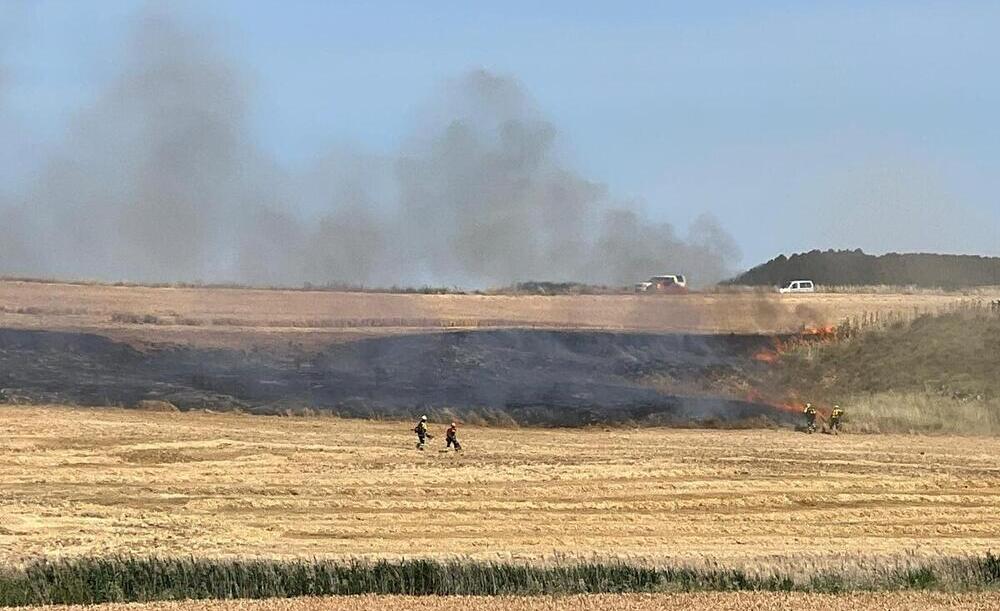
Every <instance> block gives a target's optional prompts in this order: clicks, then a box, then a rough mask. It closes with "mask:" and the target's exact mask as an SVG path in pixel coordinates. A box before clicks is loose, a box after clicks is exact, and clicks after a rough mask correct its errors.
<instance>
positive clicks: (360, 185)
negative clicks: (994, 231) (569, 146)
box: [0, 14, 739, 286]
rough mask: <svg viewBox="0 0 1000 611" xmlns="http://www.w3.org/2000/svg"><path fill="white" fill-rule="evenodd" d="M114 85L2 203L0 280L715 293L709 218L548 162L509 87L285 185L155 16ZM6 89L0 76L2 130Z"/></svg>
mask: <svg viewBox="0 0 1000 611" xmlns="http://www.w3.org/2000/svg"><path fill="white" fill-rule="evenodd" d="M127 57H128V59H127V61H126V62H125V64H124V66H123V68H122V72H121V74H120V75H119V76H118V77H117V78H116V79H115V81H114V82H113V83H112V85H111V86H110V87H109V88H108V89H107V90H106V91H104V92H103V93H102V94H101V95H100V96H99V98H98V100H97V101H96V103H95V104H93V105H92V106H91V107H89V108H86V109H82V110H81V111H80V112H79V113H78V115H77V116H76V118H75V120H74V121H73V124H72V126H71V127H70V129H69V130H68V133H67V134H66V135H65V139H64V142H63V144H62V145H61V146H60V147H59V148H58V151H57V153H56V154H54V155H51V156H50V157H49V158H48V159H47V160H46V161H45V163H44V166H43V167H42V168H40V169H39V170H38V172H37V173H36V174H37V179H35V180H32V181H31V183H30V184H29V185H28V186H27V187H26V188H18V189H17V190H16V191H17V192H14V193H5V189H4V188H0V222H2V223H3V225H4V227H5V228H6V231H5V238H4V240H3V241H2V242H0V274H5V275H31V276H46V277H58V278H93V279H101V280H112V281H113V280H129V281H157V282H160V281H205V282H224V281H239V282H248V283H259V284H272V285H297V284H301V283H304V282H313V283H345V284H354V285H357V284H365V285H391V284H396V285H416V284H447V285H460V286H496V285H501V284H507V283H511V282H516V281H523V280H530V279H543V280H555V281H569V280H573V281H583V282H591V283H601V284H628V283H630V282H633V281H636V280H639V279H642V278H645V277H648V276H649V275H651V274H654V273H662V272H673V271H676V272H683V273H686V274H688V275H689V276H691V277H692V279H693V280H694V281H695V283H697V284H705V283H709V282H713V281H716V280H719V279H721V278H723V277H724V276H726V275H727V274H728V273H730V272H731V271H732V269H731V268H732V266H733V265H734V264H735V263H736V262H737V261H738V259H739V251H738V249H737V247H736V245H735V243H734V241H733V239H732V238H731V237H730V236H729V235H728V234H726V232H725V231H724V230H723V229H722V228H721V227H720V226H719V224H718V223H717V222H716V221H715V220H714V219H713V218H712V217H710V216H702V217H699V218H698V220H697V221H696V222H695V223H694V224H693V225H692V226H691V227H690V229H689V231H688V232H687V235H682V234H680V233H679V232H678V231H677V230H676V229H674V228H673V227H672V226H671V225H669V224H666V223H657V222H652V221H650V219H648V218H646V217H645V216H644V215H643V213H642V212H641V207H640V206H638V205H636V204H634V203H632V202H627V201H622V200H619V199H616V198H615V197H614V195H613V194H612V193H611V191H610V190H609V188H608V187H607V186H605V185H603V184H600V183H598V182H595V181H592V180H589V179H587V178H586V177H584V176H581V175H580V174H579V173H577V172H575V171H574V170H573V169H572V168H570V167H568V166H567V164H566V163H565V162H564V161H563V160H562V158H561V156H560V152H559V147H560V142H561V138H560V135H559V133H558V131H557V130H556V128H555V126H554V125H553V124H552V123H551V122H550V121H548V120H547V119H546V118H545V117H544V116H542V114H541V113H540V112H539V110H538V109H537V108H536V106H535V105H534V104H533V103H532V101H531V99H530V97H529V96H528V95H527V94H526V93H525V91H524V90H523V89H522V88H521V86H520V84H519V83H518V82H517V81H516V80H515V79H513V78H511V77H508V76H504V75H498V74H494V73H491V72H489V71H485V70H475V71H471V72H468V73H466V74H464V75H461V76H459V77H457V78H455V79H453V80H452V81H450V82H448V83H446V84H445V85H444V86H443V88H442V91H441V92H440V93H439V94H438V96H437V97H436V98H435V99H432V100H431V102H430V103H429V104H428V108H429V110H428V111H427V112H425V113H423V114H422V116H421V117H420V118H419V120H417V121H416V122H415V123H416V126H415V127H414V128H413V131H412V134H411V136H410V137H409V138H408V140H407V142H406V144H405V145H404V146H402V147H401V150H400V151H398V153H396V154H394V155H391V156H388V157H382V156H375V155H370V154H367V153H365V152H364V151H358V150H334V151H330V152H329V154H327V155H325V156H324V157H323V158H322V159H319V160H316V161H315V162H314V163H312V164H309V165H308V167H302V168H291V169H289V168H283V167H280V166H279V165H278V164H277V163H276V162H274V161H273V160H271V159H269V158H268V156H267V155H265V154H264V153H263V152H262V150H261V149H260V147H258V146H257V144H256V143H255V140H254V135H253V133H252V132H251V130H250V129H249V127H248V124H249V121H248V118H247V115H248V109H249V107H250V106H251V101H252V96H251V91H250V87H249V85H248V82H249V78H250V76H251V75H248V74H247V73H246V72H245V71H243V70H241V69H240V68H239V67H238V66H236V65H234V64H233V63H232V62H231V61H230V60H228V59H227V58H226V57H224V56H222V55H221V54H220V53H219V52H218V51H217V50H216V49H215V48H214V47H213V45H212V44H211V41H208V40H206V39H204V37H200V36H197V35H195V34H193V33H192V32H190V31H188V30H186V29H185V28H183V27H182V26H180V25H179V24H178V23H177V22H176V21H174V20H173V19H171V18H170V17H166V16H163V15H152V14H146V15H143V16H142V17H141V18H139V19H138V20H137V21H136V24H135V27H134V31H133V32H132V36H131V40H130V42H129V44H128V53H127ZM3 87H4V73H3V71H2V62H0V120H2V119H3V106H2V100H3Z"/></svg>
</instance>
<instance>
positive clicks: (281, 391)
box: [0, 329, 788, 426]
mask: <svg viewBox="0 0 1000 611" xmlns="http://www.w3.org/2000/svg"><path fill="white" fill-rule="evenodd" d="M769 342H770V339H769V338H767V337H763V336H755V335H719V336H706V335H685V334H637V333H609V332H582V331H537V330H530V331H529V330H514V329H510V330H489V331H461V332H459V331H455V332H443V333H434V334H418V335H407V336H389V337H380V338H372V339H364V340H359V341H354V342H350V343H337V344H332V345H329V346H327V347H324V348H321V349H319V350H313V351H309V352H304V351H303V352H300V353H288V352H282V353H278V352H269V351H262V350H252V351H245V350H233V349H208V348H195V347H190V346H170V345H156V346H153V347H147V348H143V349H138V348H136V347H133V346H131V345H129V344H126V343H120V342H116V341H113V340H111V339H109V338H106V337H103V336H100V335H95V334H85V333H67V332H54V331H29V330H13V329H0V389H2V390H0V401H4V402H8V403H65V404H76V405H84V406H109V405H111V406H116V405H117V406H125V407H131V406H135V405H137V404H139V402H140V401H143V400H162V401H169V402H170V403H172V404H174V405H175V406H177V407H178V408H180V409H183V410H188V409H213V410H233V409H239V410H244V411H248V412H252V413H261V414H281V413H295V412H296V411H301V410H305V409H311V410H316V411H324V412H330V413H334V414H337V415H340V416H348V417H361V418H385V419H388V418H411V417H413V416H415V415H418V414H419V413H422V412H426V413H435V414H442V413H443V414H448V415H454V416H456V417H460V418H467V419H469V420H479V421H483V422H487V423H512V422H513V423H518V424H530V425H549V426H581V425H589V424H624V423H629V424H633V423H634V424H670V425H694V426H697V425H714V424H717V425H726V424H733V423H736V422H740V421H747V420H751V419H756V420H758V421H761V420H763V421H770V422H772V423H775V424H788V421H787V420H788V416H787V415H785V414H783V413H781V412H779V411H777V410H774V409H772V408H771V407H769V406H767V405H762V404H757V403H753V402H747V401H740V400H732V399H728V398H724V397H721V396H720V397H712V396H705V393H699V396H685V395H684V394H681V393H678V394H670V393H665V392H661V391H658V390H655V389H653V388H650V387H648V386H645V385H643V383H642V380H644V379H646V378H647V377H648V376H651V375H658V374H660V375H668V376H669V377H670V379H672V380H676V381H679V382H682V383H683V382H685V381H690V382H692V383H694V382H697V381H698V380H704V379H705V378H706V377H719V376H726V375H729V374H733V375H737V374H740V375H741V374H743V373H745V372H746V371H747V370H748V369H752V368H754V367H758V366H760V365H759V364H757V363H755V362H754V361H753V359H752V358H751V357H752V355H753V354H754V353H755V352H757V351H758V350H760V349H761V348H763V347H765V346H767V345H769Z"/></svg>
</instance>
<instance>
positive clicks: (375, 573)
mask: <svg viewBox="0 0 1000 611" xmlns="http://www.w3.org/2000/svg"><path fill="white" fill-rule="evenodd" d="M818 573H819V572H817V574H814V575H808V576H803V575H796V576H794V577H793V576H790V575H782V574H780V573H776V572H773V571H762V572H759V573H757V572H753V571H748V570H745V569H726V568H716V567H712V568H693V567H675V568H670V567H667V568H650V567H642V566H635V565H629V564H625V563H614V562H609V563H590V564H586V563H581V564H575V563H567V564H564V565H559V564H556V565H549V566H536V565H525V564H514V563H482V562H473V561H455V562H441V561H434V560H401V561H392V562H389V561H378V562H363V561H353V562H337V561H323V560H294V561H279V560H253V559H239V560H212V559H195V558H138V557H129V556H115V557H98V558H75V559H67V560H57V561H44V560H43V561H38V562H36V563H33V564H29V565H27V566H25V567H23V568H17V569H7V570H0V606H18V605H38V604H88V603H102V602H144V601H154V600H175V599H206V598H213V599H233V598H283V597H292V596H325V595H338V594H339V595H344V594H347V595H352V594H408V595H459V594H462V595H500V594H507V595H532V594H580V593H618V592H679V591H735V590H764V591H807V592H845V591H853V590H901V589H941V590H983V589H993V588H998V587H1000V556H996V555H993V554H992V553H987V554H986V555H985V556H969V557H959V558H942V559H938V560H932V561H925V562H923V563H921V562H919V561H914V562H909V563H906V564H905V565H899V564H889V565H887V566H886V567H884V568H876V569H874V570H872V571H869V572H867V573H865V574H858V573H852V572H850V571H844V572H842V573H838V572H837V571H836V568H835V567H834V568H831V569H830V570H829V572H825V573H823V574H818Z"/></svg>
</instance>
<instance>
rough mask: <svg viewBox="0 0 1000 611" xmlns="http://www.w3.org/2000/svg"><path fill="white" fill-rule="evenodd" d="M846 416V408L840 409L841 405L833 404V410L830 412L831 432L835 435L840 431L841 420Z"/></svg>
mask: <svg viewBox="0 0 1000 611" xmlns="http://www.w3.org/2000/svg"><path fill="white" fill-rule="evenodd" d="M843 417H844V410H842V409H840V406H839V405H834V406H833V411H832V412H830V432H831V433H833V434H834V435H836V434H838V433H839V432H840V420H841V419H842V418H843Z"/></svg>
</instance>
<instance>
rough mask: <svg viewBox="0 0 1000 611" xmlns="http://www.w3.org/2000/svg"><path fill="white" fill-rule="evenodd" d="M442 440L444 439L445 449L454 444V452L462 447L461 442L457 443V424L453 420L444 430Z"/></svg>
mask: <svg viewBox="0 0 1000 611" xmlns="http://www.w3.org/2000/svg"><path fill="white" fill-rule="evenodd" d="M444 441H445V446H444V449H445V450H447V449H448V448H450V447H452V446H455V451H456V452H458V451H460V450H461V449H462V444H460V443H458V426H457V425H456V424H455V423H454V422H452V423H451V426H449V427H448V430H447V431H445V434H444Z"/></svg>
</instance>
